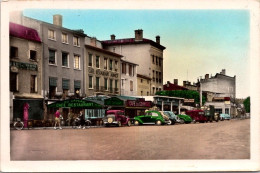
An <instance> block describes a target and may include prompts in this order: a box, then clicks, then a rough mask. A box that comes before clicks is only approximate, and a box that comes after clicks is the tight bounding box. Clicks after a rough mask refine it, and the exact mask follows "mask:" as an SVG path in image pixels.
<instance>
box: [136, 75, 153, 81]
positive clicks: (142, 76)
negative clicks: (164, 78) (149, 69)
mask: <svg viewBox="0 0 260 173" xmlns="http://www.w3.org/2000/svg"><path fill="white" fill-rule="evenodd" d="M137 77H140V78H144V79H148V80H151V79H152V78H150V77H148V76H145V75H141V74H137Z"/></svg>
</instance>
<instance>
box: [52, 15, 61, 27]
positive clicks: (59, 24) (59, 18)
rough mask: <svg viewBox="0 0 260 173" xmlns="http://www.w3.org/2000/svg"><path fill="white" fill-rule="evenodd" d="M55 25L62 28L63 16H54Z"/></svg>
mask: <svg viewBox="0 0 260 173" xmlns="http://www.w3.org/2000/svg"><path fill="white" fill-rule="evenodd" d="M53 24H54V25H57V26H60V27H62V15H60V14H55V15H53Z"/></svg>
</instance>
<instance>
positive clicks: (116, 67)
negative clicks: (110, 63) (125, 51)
mask: <svg viewBox="0 0 260 173" xmlns="http://www.w3.org/2000/svg"><path fill="white" fill-rule="evenodd" d="M117 69H118V62H117V61H115V71H117Z"/></svg>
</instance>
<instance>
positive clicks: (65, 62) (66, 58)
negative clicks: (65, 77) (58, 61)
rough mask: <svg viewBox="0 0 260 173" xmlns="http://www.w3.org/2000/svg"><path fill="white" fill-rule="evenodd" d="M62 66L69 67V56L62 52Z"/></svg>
mask: <svg viewBox="0 0 260 173" xmlns="http://www.w3.org/2000/svg"><path fill="white" fill-rule="evenodd" d="M62 66H64V67H69V54H68V53H66V52H62Z"/></svg>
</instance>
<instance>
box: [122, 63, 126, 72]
mask: <svg viewBox="0 0 260 173" xmlns="http://www.w3.org/2000/svg"><path fill="white" fill-rule="evenodd" d="M122 74H126V63H122Z"/></svg>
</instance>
